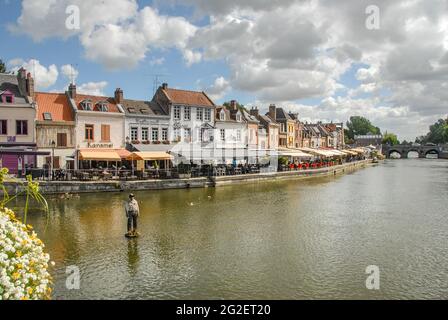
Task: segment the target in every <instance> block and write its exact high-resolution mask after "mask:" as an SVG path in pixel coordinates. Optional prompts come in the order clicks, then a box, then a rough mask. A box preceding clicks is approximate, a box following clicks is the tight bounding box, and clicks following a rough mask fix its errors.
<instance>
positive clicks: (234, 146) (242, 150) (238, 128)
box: [215, 105, 248, 164]
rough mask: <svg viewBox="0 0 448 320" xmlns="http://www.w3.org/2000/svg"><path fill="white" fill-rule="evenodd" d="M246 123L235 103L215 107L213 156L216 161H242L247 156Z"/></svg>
mask: <svg viewBox="0 0 448 320" xmlns="http://www.w3.org/2000/svg"><path fill="white" fill-rule="evenodd" d="M247 140H248V135H247V123H246V121H245V119H244V118H243V113H242V112H241V110H239V109H238V108H237V107H236V105H233V107H230V108H226V107H224V106H223V107H218V108H216V121H215V156H216V160H217V163H227V164H229V163H233V160H235V161H236V162H237V163H241V162H244V160H245V158H247Z"/></svg>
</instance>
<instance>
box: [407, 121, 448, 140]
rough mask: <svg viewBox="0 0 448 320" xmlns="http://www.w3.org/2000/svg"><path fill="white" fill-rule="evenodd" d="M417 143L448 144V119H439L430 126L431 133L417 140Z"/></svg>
mask: <svg viewBox="0 0 448 320" xmlns="http://www.w3.org/2000/svg"><path fill="white" fill-rule="evenodd" d="M415 142H417V143H422V144H425V143H436V144H437V143H448V119H446V120H443V119H439V120H438V121H437V122H436V123H434V124H432V125H430V126H429V132H428V133H427V134H426V135H424V136H420V137H418V138H416V139H415Z"/></svg>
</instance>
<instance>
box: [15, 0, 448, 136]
mask: <svg viewBox="0 0 448 320" xmlns="http://www.w3.org/2000/svg"><path fill="white" fill-rule="evenodd" d="M171 3H175V4H182V5H183V6H185V5H187V6H188V5H190V6H191V7H192V8H193V11H194V15H193V17H188V18H186V17H181V16H175V15H168V14H161V13H160V12H159V11H158V10H157V9H155V5H153V6H140V7H139V5H138V3H137V1H136V0H104V1H96V2H92V3H91V2H87V1H82V0H58V1H56V0H52V1H48V0H24V1H22V12H21V15H20V17H19V18H18V19H17V22H16V23H15V25H14V26H11V27H10V29H11V30H14V31H15V32H21V33H25V34H28V35H30V36H31V37H32V38H33V39H34V40H35V41H41V40H43V39H46V38H51V37H58V38H69V37H78V38H79V40H80V43H81V45H82V46H83V48H84V51H85V57H86V58H87V59H89V60H92V61H96V62H98V63H101V64H102V65H104V66H105V67H106V68H107V69H110V70H122V69H131V68H134V67H135V66H137V65H138V63H140V62H141V61H143V60H144V59H145V58H146V56H147V55H148V53H149V52H151V50H152V48H157V49H168V48H175V49H177V50H179V52H180V53H181V55H180V56H181V57H182V59H183V60H184V62H185V64H186V65H187V66H193V65H194V64H198V63H203V62H207V61H215V60H217V61H220V62H223V63H224V64H225V65H226V66H227V68H228V70H225V71H226V74H228V76H226V78H225V79H224V78H222V77H218V78H217V79H215V82H214V83H213V84H212V85H211V86H210V87H209V88H207V90H210V92H211V94H212V95H216V96H218V97H219V96H221V95H222V92H226V94H227V93H229V92H230V90H232V89H233V90H235V91H239V92H243V93H245V94H247V95H248V96H250V97H252V99H253V101H256V102H258V104H262V105H263V104H264V105H268V104H269V103H270V102H276V103H283V104H285V105H288V106H289V105H290V106H292V107H294V108H299V109H300V110H301V111H302V112H303V113H304V117H305V116H306V117H308V116H314V117H317V116H318V117H320V118H327V119H329V120H332V119H333V118H334V119H340V120H346V119H347V117H349V116H350V115H351V114H352V113H354V114H363V115H365V116H368V117H372V119H371V120H372V121H376V122H377V123H378V124H380V125H384V126H385V127H387V128H388V129H389V130H391V131H394V126H395V127H396V131H397V133H399V134H400V135H410V134H412V132H414V133H413V135H414V136H416V135H420V134H423V133H424V132H425V131H426V128H427V126H428V125H429V124H430V123H432V122H434V121H435V120H437V118H439V117H446V113H447V111H446V110H448V90H447V89H448V11H447V10H446V9H447V5H448V4H447V1H446V0H434V1H423V0H397V1H390V0H376V1H375V3H374V4H375V5H376V6H378V8H379V9H380V28H379V29H378V30H369V29H368V28H366V25H365V23H366V18H367V15H366V13H365V9H366V7H367V6H368V5H370V4H372V3H371V2H369V1H364V0H361V1H360V0H346V1H342V2H341V1H334V0H300V1H298V0H228V1H221V0H185V1H182V3H181V2H180V1H179V0H171ZM68 4H74V5H78V6H79V7H80V12H81V28H80V29H79V30H68V29H67V28H65V18H66V16H67V15H66V14H65V8H66V7H67V5H68ZM106 8H107V10H106ZM170 12H172V11H170ZM198 17H201V18H202V17H205V19H198V20H196V21H200V23H197V25H195V24H194V23H193V22H191V21H192V20H193V19H194V18H198ZM56 71H57V70H56ZM61 71H62V70H61ZM62 72H63V71H62ZM219 73H221V74H222V73H223V71H222V70H220V72H219ZM221 78H222V79H221ZM218 79H219V81H218ZM50 82H51V81H50ZM225 87H227V88H226V89H223V88H225ZM226 90H227V91H226ZM304 99H315V101H321V103H317V104H316V105H315V106H310V105H307V104H304V103H301V102H302V101H304ZM344 117H345V118H344ZM410 138H412V137H410V136H406V139H410Z"/></svg>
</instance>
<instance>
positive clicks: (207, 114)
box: [204, 109, 212, 121]
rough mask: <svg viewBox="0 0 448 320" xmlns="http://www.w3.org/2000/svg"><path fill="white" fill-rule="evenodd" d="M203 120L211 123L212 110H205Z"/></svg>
mask: <svg viewBox="0 0 448 320" xmlns="http://www.w3.org/2000/svg"><path fill="white" fill-rule="evenodd" d="M204 120H205V121H212V110H211V109H205V115H204Z"/></svg>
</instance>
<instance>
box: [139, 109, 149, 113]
mask: <svg viewBox="0 0 448 320" xmlns="http://www.w3.org/2000/svg"><path fill="white" fill-rule="evenodd" d="M140 112H141V113H142V114H149V111H148V110H146V109H140Z"/></svg>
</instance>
